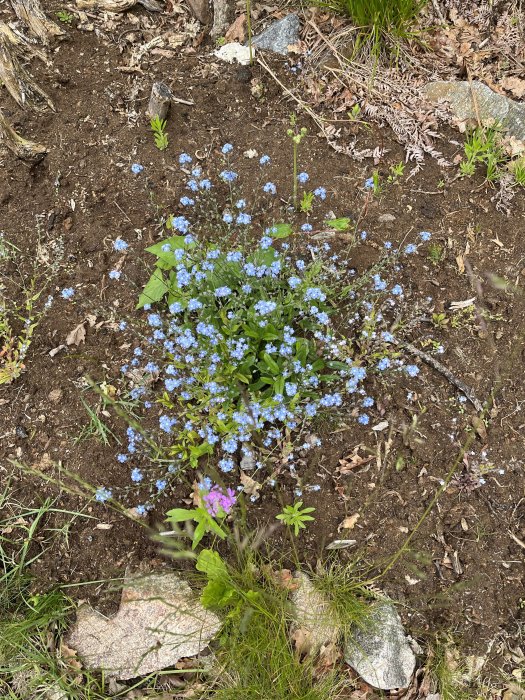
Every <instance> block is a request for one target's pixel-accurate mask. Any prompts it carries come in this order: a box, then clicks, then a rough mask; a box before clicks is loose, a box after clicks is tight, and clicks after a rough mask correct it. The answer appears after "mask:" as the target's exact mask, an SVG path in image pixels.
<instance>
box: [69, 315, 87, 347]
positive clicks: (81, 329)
mask: <svg viewBox="0 0 525 700" xmlns="http://www.w3.org/2000/svg"><path fill="white" fill-rule="evenodd" d="M85 323H86V322H85V321H82V323H79V324H78V326H77V327H76V328H73V330H72V331H71V332H70V333H68V335H67V338H66V343H67V344H68V345H77V346H78V345H80V343H85V342H86V328H85V325H84V324H85Z"/></svg>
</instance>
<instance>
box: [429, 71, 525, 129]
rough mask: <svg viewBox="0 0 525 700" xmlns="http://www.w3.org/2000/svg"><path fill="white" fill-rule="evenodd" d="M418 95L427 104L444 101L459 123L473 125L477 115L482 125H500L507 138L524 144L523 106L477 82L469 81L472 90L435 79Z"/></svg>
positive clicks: (524, 122) (463, 83)
mask: <svg viewBox="0 0 525 700" xmlns="http://www.w3.org/2000/svg"><path fill="white" fill-rule="evenodd" d="M422 92H423V95H424V96H425V97H427V98H428V99H429V100H430V101H431V102H436V103H437V102H448V103H449V105H450V108H451V110H452V112H453V113H454V114H455V116H456V117H457V118H458V119H460V120H462V121H468V122H473V123H474V124H477V120H478V115H479V119H480V120H481V121H482V122H486V121H489V120H493V121H496V122H500V123H501V124H502V125H503V126H504V127H505V128H506V129H507V131H508V133H509V135H510V136H514V138H516V139H518V140H520V141H525V105H524V104H522V103H521V102H516V101H515V100H511V99H510V98H508V97H505V96H504V95H500V94H498V93H497V92H494V90H491V89H490V88H489V87H488V86H487V85H485V84H484V83H481V82H479V81H478V80H473V81H472V87H471V84H470V83H469V82H467V81H446V80H437V81H435V82H433V83H428V84H427V85H425V86H424V87H423V88H422ZM473 95H474V98H473Z"/></svg>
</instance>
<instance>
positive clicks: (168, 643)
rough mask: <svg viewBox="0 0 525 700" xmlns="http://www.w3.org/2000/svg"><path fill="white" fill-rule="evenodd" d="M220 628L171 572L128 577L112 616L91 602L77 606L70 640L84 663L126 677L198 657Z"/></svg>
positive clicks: (92, 667)
mask: <svg viewBox="0 0 525 700" xmlns="http://www.w3.org/2000/svg"><path fill="white" fill-rule="evenodd" d="M219 628H220V622H219V619H218V618H217V617H216V616H215V615H213V614H212V613H210V612H208V611H207V610H205V609H204V608H203V607H202V606H201V604H200V603H199V601H198V600H197V598H196V596H195V595H194V594H193V593H192V591H191V589H190V587H189V586H188V584H187V583H186V582H185V581H182V580H181V579H179V578H178V577H177V576H176V575H175V574H173V573H169V574H149V575H146V576H141V577H136V578H132V579H128V581H127V582H126V585H125V587H124V589H123V591H122V599H121V603H120V608H119V611H118V612H117V614H116V615H115V616H114V617H112V618H110V619H108V618H106V617H104V616H103V615H102V614H101V613H99V612H97V611H96V610H93V608H91V607H90V606H88V605H85V606H82V607H81V608H79V610H78V613H77V620H76V622H75V625H74V626H73V628H72V630H71V632H70V634H69V635H68V639H67V644H68V645H69V646H70V647H72V648H73V649H76V651H77V652H78V654H79V656H80V657H81V658H82V660H83V663H84V665H85V666H86V668H88V669H93V670H95V669H96V670H104V671H105V672H106V675H107V676H108V678H114V679H116V680H128V679H130V678H135V677H137V676H143V675H146V674H148V673H153V672H155V671H160V670H161V669H163V668H169V667H171V666H173V665H174V664H176V663H177V661H178V660H179V659H181V658H185V657H189V656H196V655H197V654H199V653H200V652H201V651H202V650H203V649H204V648H205V647H206V646H207V645H208V643H209V641H210V640H211V639H212V638H213V637H214V635H215V634H216V633H217V632H218V631H219Z"/></svg>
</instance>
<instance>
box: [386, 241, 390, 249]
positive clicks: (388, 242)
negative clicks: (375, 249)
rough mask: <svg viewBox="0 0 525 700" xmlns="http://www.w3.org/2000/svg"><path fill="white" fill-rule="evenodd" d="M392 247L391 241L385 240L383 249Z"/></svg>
mask: <svg viewBox="0 0 525 700" xmlns="http://www.w3.org/2000/svg"><path fill="white" fill-rule="evenodd" d="M390 248H392V243H391V242H390V241H385V250H390Z"/></svg>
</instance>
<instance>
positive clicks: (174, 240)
mask: <svg viewBox="0 0 525 700" xmlns="http://www.w3.org/2000/svg"><path fill="white" fill-rule="evenodd" d="M166 244H168V245H169V246H170V248H171V250H168V251H165V250H162V248H163V246H165V245H166ZM186 247H189V246H188V244H187V243H185V242H184V236H171V238H166V239H164V240H163V241H159V242H158V243H155V245H150V247H149V248H146V252H147V253H151V254H152V255H156V256H157V258H159V259H160V260H164V262H167V263H171V264H174V263H175V257H174V256H173V251H174V250H178V249H180V248H186Z"/></svg>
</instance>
